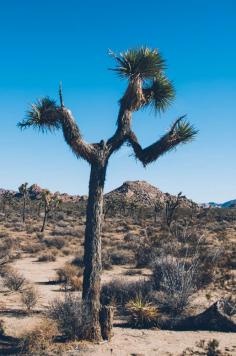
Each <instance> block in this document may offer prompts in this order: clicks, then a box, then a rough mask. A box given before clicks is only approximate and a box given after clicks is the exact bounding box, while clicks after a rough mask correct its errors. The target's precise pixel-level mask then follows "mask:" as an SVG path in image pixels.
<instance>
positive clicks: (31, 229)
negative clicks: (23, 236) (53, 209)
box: [26, 225, 38, 234]
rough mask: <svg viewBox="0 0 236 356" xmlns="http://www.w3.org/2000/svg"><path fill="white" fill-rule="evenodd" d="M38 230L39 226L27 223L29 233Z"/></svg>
mask: <svg viewBox="0 0 236 356" xmlns="http://www.w3.org/2000/svg"><path fill="white" fill-rule="evenodd" d="M37 231H38V227H37V226H33V225H26V232H27V234H32V233H33V232H37Z"/></svg>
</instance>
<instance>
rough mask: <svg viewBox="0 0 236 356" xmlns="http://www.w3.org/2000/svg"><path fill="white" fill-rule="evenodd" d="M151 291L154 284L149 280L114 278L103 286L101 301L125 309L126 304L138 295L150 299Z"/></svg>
mask: <svg viewBox="0 0 236 356" xmlns="http://www.w3.org/2000/svg"><path fill="white" fill-rule="evenodd" d="M151 292H152V284H151V283H150V282H149V281H146V280H140V281H137V282H127V281H125V280H124V279H114V280H112V281H111V282H109V283H107V284H104V285H103V286H102V289H101V303H102V304H103V305H116V306H117V307H118V308H121V309H123V308H124V306H125V304H127V303H128V302H129V301H130V300H132V299H135V298H136V297H137V296H139V297H141V298H142V299H144V300H148V299H149V295H150V294H151Z"/></svg>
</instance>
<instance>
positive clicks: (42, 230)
mask: <svg viewBox="0 0 236 356" xmlns="http://www.w3.org/2000/svg"><path fill="white" fill-rule="evenodd" d="M47 215H48V212H47V210H46V209H45V211H44V218H43V226H42V229H41V232H44V229H45V225H46V221H47Z"/></svg>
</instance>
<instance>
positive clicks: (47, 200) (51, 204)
mask: <svg viewBox="0 0 236 356" xmlns="http://www.w3.org/2000/svg"><path fill="white" fill-rule="evenodd" d="M41 201H42V205H43V207H44V217H43V225H42V228H41V232H44V229H45V226H46V222H47V218H48V214H49V213H50V211H51V210H53V209H56V208H57V207H58V205H59V204H60V199H59V198H58V196H57V195H53V194H51V193H50V191H49V190H47V189H43V191H42V192H41Z"/></svg>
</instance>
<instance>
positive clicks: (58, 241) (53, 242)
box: [43, 237, 65, 250]
mask: <svg viewBox="0 0 236 356" xmlns="http://www.w3.org/2000/svg"><path fill="white" fill-rule="evenodd" d="M43 242H44V243H45V245H46V246H47V247H55V248H57V249H58V250H60V249H61V248H63V247H64V246H65V241H64V240H63V239H62V238H60V237H59V238H57V237H54V238H50V239H44V240H43Z"/></svg>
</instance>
